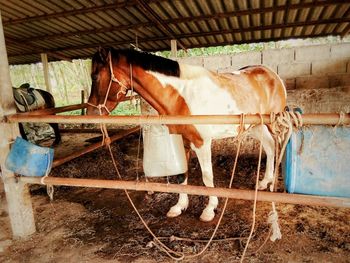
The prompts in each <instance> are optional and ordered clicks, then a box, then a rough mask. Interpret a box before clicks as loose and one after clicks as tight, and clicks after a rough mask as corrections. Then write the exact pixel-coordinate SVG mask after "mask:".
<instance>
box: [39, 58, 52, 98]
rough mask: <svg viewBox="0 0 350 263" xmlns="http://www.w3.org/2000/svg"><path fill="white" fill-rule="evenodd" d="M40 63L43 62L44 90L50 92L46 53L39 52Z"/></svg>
mask: <svg viewBox="0 0 350 263" xmlns="http://www.w3.org/2000/svg"><path fill="white" fill-rule="evenodd" d="M41 63H43V70H44V79H45V86H46V91H48V92H50V93H52V88H51V82H50V77H49V61H48V59H47V54H45V53H41Z"/></svg>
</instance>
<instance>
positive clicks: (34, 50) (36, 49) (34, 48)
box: [6, 37, 71, 61]
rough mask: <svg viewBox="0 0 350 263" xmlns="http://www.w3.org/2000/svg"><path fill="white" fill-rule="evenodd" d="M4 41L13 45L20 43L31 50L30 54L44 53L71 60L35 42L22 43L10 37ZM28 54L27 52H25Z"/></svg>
mask: <svg viewBox="0 0 350 263" xmlns="http://www.w3.org/2000/svg"><path fill="white" fill-rule="evenodd" d="M6 43H7V44H10V45H11V44H13V45H21V46H25V47H27V48H29V49H31V50H32V52H31V53H30V54H41V53H46V54H47V55H49V56H51V57H54V58H56V59H60V60H67V61H71V58H69V57H67V56H64V55H62V54H59V53H57V52H53V51H50V50H48V49H45V48H42V47H40V46H38V45H35V44H27V43H22V42H21V41H19V40H17V39H12V38H8V37H7V38H6ZM27 55H29V54H27Z"/></svg>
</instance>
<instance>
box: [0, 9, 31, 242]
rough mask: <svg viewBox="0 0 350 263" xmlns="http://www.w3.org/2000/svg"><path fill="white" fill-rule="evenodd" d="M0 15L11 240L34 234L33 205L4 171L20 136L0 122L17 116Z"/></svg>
mask: <svg viewBox="0 0 350 263" xmlns="http://www.w3.org/2000/svg"><path fill="white" fill-rule="evenodd" d="M1 21H2V20H1V13H0V135H1V136H0V167H1V173H2V174H1V179H2V183H3V184H4V189H5V194H6V200H7V207H8V213H9V217H10V221H11V222H10V223H11V228H12V233H13V237H15V238H16V237H26V236H28V235H30V234H32V233H34V232H35V231H36V229H35V222H34V215H33V209H32V203H31V199H30V194H29V190H28V187H27V185H25V184H23V183H17V182H16V179H15V177H14V174H13V173H12V172H10V171H8V170H7V169H6V168H5V165H4V164H5V160H6V157H7V155H8V153H9V151H10V142H12V141H13V140H14V139H15V138H16V136H18V135H19V130H18V124H17V123H15V124H9V123H4V122H3V117H4V116H5V115H8V114H12V113H15V112H16V108H15V103H14V99H13V93H12V87H11V79H10V71H9V66H8V59H7V52H6V47H5V38H4V31H3V27H2V22H1Z"/></svg>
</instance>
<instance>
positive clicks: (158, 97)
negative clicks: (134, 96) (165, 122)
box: [134, 71, 188, 115]
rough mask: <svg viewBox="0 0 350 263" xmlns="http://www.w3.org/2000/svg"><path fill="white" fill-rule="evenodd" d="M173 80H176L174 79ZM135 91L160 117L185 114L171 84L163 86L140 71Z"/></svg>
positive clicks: (185, 110) (154, 78)
mask: <svg viewBox="0 0 350 263" xmlns="http://www.w3.org/2000/svg"><path fill="white" fill-rule="evenodd" d="M174 79H176V78H175V77H174ZM135 84H136V85H135V86H134V87H135V91H136V92H137V93H138V94H139V95H140V96H141V97H142V98H144V99H145V100H146V101H147V102H148V103H149V104H150V105H151V106H152V107H153V108H154V109H155V110H157V111H158V113H159V114H161V115H169V114H183V113H187V111H188V109H187V107H183V106H182V105H183V98H182V97H181V96H177V95H178V94H177V91H176V90H175V89H174V88H173V87H172V86H171V84H166V85H164V84H163V83H161V82H160V81H159V79H158V78H157V77H156V76H155V75H154V74H152V73H150V72H146V71H141V72H139V73H138V74H137V81H136V83H135Z"/></svg>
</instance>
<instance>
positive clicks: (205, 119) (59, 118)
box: [5, 113, 350, 125]
mask: <svg viewBox="0 0 350 263" xmlns="http://www.w3.org/2000/svg"><path fill="white" fill-rule="evenodd" d="M262 118H263V121H264V123H265V124H269V123H270V122H271V121H270V115H269V114H263V115H262ZM302 118H303V124H305V125H337V124H339V125H340V124H342V125H349V124H350V114H349V113H347V114H343V115H341V114H338V113H319V114H303V115H302ZM240 119H241V117H240V115H191V116H178V115H160V116H71V115H65V116H63V115H40V116H39V115H33V114H28V113H17V114H12V115H8V116H6V117H5V122H10V123H14V122H41V123H103V124H108V123H113V124H120V125H125V124H138V125H142V124H239V123H240ZM244 122H245V124H259V123H261V119H260V116H259V115H257V114H247V115H245V120H244Z"/></svg>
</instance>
